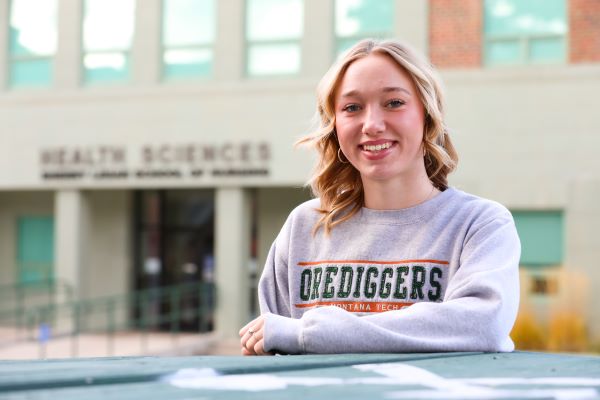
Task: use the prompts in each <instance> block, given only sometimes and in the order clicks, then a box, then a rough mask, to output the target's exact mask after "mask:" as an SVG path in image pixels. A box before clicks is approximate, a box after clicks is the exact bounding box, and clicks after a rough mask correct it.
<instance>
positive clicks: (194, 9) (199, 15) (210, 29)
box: [162, 0, 216, 80]
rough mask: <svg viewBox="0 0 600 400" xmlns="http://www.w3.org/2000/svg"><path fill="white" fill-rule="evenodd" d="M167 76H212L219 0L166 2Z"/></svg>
mask: <svg viewBox="0 0 600 400" xmlns="http://www.w3.org/2000/svg"><path fill="white" fill-rule="evenodd" d="M163 7H164V10H163V32H162V41H163V76H164V78H165V79H166V80H176V79H189V78H193V77H203V76H209V75H210V74H211V73H212V69H213V43H214V40H215V35H216V9H215V7H216V0H164V1H163Z"/></svg>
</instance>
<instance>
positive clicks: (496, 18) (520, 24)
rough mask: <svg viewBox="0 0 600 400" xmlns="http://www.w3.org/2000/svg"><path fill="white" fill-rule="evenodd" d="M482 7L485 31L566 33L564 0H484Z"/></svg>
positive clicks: (498, 33) (509, 33) (513, 33)
mask: <svg viewBox="0 0 600 400" xmlns="http://www.w3.org/2000/svg"><path fill="white" fill-rule="evenodd" d="M484 9H485V11H484V14H485V15H484V23H485V33H486V34H490V35H515V34H531V33H537V34H540V33H541V34H558V35H564V34H565V33H566V32H567V22H566V6H565V0H527V1H522V0H485V8H484Z"/></svg>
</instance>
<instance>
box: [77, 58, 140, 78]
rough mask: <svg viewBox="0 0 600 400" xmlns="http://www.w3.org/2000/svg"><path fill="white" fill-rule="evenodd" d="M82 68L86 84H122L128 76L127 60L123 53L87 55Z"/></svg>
mask: <svg viewBox="0 0 600 400" xmlns="http://www.w3.org/2000/svg"><path fill="white" fill-rule="evenodd" d="M83 66H84V70H85V73H84V79H85V81H86V82H88V83H95V82H98V83H100V82H122V81H125V80H127V79H128V75H129V60H128V57H127V56H126V55H125V54H123V53H99V54H87V55H86V56H85V57H84V58H83Z"/></svg>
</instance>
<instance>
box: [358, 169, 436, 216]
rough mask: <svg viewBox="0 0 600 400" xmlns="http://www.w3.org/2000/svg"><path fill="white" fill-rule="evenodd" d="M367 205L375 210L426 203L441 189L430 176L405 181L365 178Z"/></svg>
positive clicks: (396, 208)
mask: <svg viewBox="0 0 600 400" xmlns="http://www.w3.org/2000/svg"><path fill="white" fill-rule="evenodd" d="M363 188H364V195H365V207H367V208H371V209H374V210H400V209H403V208H408V207H413V206H416V205H418V204H421V203H424V202H426V201H427V200H429V199H431V198H433V197H435V196H436V195H437V194H438V193H439V192H440V191H439V190H438V189H436V188H435V186H433V184H432V183H431V181H430V180H429V178H427V177H425V179H423V178H420V179H414V180H406V181H404V182H401V183H398V182H382V181H365V180H363Z"/></svg>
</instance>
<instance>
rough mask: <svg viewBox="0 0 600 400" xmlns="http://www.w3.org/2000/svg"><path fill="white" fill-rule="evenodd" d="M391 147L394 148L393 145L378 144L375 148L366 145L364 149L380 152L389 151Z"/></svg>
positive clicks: (388, 143)
mask: <svg viewBox="0 0 600 400" xmlns="http://www.w3.org/2000/svg"><path fill="white" fill-rule="evenodd" d="M390 147H392V143H390V142H387V143H384V144H377V145H374V146H369V145H364V146H363V149H365V150H367V151H380V150H385V149H389V148H390Z"/></svg>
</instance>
